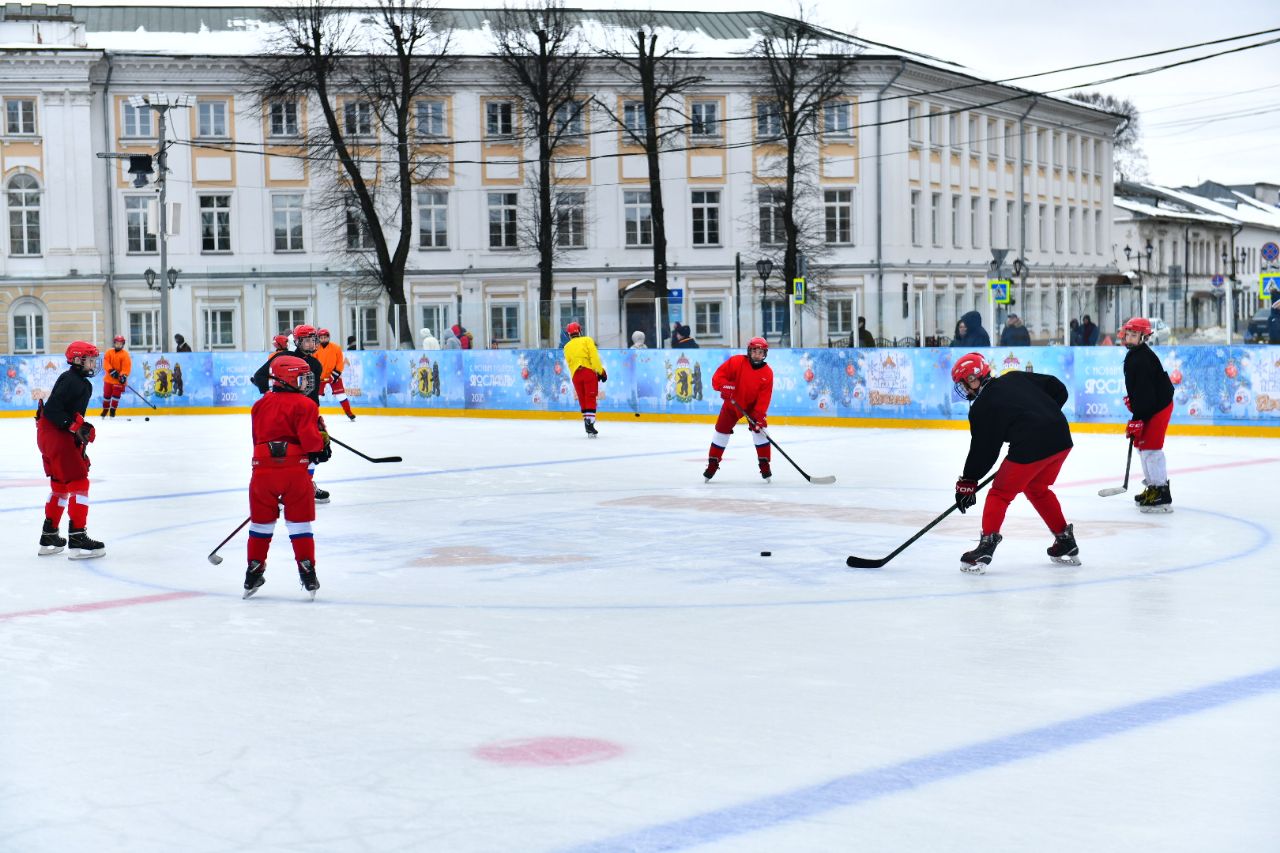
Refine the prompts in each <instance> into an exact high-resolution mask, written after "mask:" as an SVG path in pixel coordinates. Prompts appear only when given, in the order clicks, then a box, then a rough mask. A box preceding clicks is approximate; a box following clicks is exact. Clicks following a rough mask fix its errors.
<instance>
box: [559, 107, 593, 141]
mask: <svg viewBox="0 0 1280 853" xmlns="http://www.w3.org/2000/svg"><path fill="white" fill-rule="evenodd" d="M585 116H586V110H585V109H584V107H583V104H582V102H581V101H572V102H570V103H567V104H561V105H560V106H559V108H557V109H556V115H555V127H556V132H557V133H558V134H559V135H560V137H561V138H562V139H565V138H567V139H568V140H570V141H573V142H577V141H579V140H581V138H582V137H583V136H585V135H586V119H585Z"/></svg>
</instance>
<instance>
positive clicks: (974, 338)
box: [951, 311, 991, 347]
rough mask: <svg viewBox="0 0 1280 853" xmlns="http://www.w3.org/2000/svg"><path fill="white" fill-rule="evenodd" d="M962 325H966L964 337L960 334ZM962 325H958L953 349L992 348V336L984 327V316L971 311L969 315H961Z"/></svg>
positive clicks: (952, 342)
mask: <svg viewBox="0 0 1280 853" xmlns="http://www.w3.org/2000/svg"><path fill="white" fill-rule="evenodd" d="M960 323H964V326H965V332H964V334H963V335H961V334H959V332H960ZM960 323H957V324H956V335H955V336H954V337H953V338H952V339H951V345H952V346H953V347H989V346H991V336H990V335H988V334H987V330H986V329H984V328H983V327H982V315H981V314H979V313H978V312H977V311H970V312H968V313H967V314H962V315H960Z"/></svg>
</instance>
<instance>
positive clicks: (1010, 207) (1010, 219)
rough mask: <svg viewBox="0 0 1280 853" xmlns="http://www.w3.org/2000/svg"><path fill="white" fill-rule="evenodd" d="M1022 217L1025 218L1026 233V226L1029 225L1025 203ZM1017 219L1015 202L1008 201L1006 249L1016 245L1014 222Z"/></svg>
mask: <svg viewBox="0 0 1280 853" xmlns="http://www.w3.org/2000/svg"><path fill="white" fill-rule="evenodd" d="M1022 218H1023V223H1022V228H1023V233H1026V227H1027V223H1026V205H1023V217H1022ZM1015 221H1016V220H1015V219H1014V212H1013V202H1011V201H1007V202H1005V204H1004V248H1006V249H1012V248H1013V247H1014V245H1015V244H1014V242H1013V223H1014V222H1015Z"/></svg>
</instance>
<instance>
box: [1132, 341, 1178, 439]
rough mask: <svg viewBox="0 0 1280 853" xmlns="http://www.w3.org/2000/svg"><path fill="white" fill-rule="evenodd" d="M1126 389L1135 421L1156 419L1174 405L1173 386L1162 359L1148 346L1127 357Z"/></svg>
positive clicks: (1138, 348) (1136, 348)
mask: <svg viewBox="0 0 1280 853" xmlns="http://www.w3.org/2000/svg"><path fill="white" fill-rule="evenodd" d="M1124 387H1125V390H1126V391H1128V392H1129V409H1130V410H1131V411H1132V412H1133V417H1134V419H1135V420H1139V421H1145V420H1149V419H1150V418H1152V417H1153V416H1154V415H1155V414H1156V412H1159V411H1160V410H1161V409H1163V408H1164V407H1165V406H1167V405H1169V404H1170V403H1172V402H1173V383H1172V382H1170V381H1169V374H1168V373H1165V370H1164V365H1163V364H1161V363H1160V357H1159V356H1158V355H1156V354H1155V353H1154V352H1152V351H1151V347H1149V346H1147V345H1146V344H1139V345H1138V346H1136V347H1134V348H1133V349H1131V350H1129V351H1128V352H1127V353H1125V356H1124Z"/></svg>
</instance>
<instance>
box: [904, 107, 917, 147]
mask: <svg viewBox="0 0 1280 853" xmlns="http://www.w3.org/2000/svg"><path fill="white" fill-rule="evenodd" d="M907 138H908V139H910V140H911V141H912V142H914V143H916V144H917V145H918V144H919V143H920V105H919V104H912V103H909V104H907Z"/></svg>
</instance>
